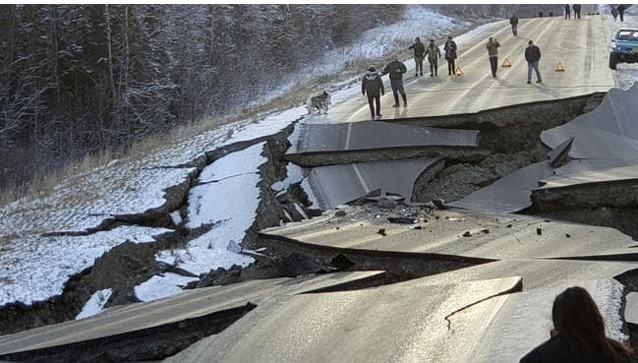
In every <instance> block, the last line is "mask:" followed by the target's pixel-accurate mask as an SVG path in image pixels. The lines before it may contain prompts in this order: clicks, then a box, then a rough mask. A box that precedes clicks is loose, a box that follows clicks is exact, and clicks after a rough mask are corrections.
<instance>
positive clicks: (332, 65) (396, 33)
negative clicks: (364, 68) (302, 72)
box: [314, 5, 470, 73]
mask: <svg viewBox="0 0 638 363" xmlns="http://www.w3.org/2000/svg"><path fill="white" fill-rule="evenodd" d="M469 26H470V23H467V22H459V21H457V20H456V19H454V18H450V17H447V16H445V15H442V14H439V13H435V12H432V11H430V10H428V9H426V8H424V7H423V6H422V5H407V6H406V11H405V18H404V20H402V21H399V22H396V23H394V24H391V25H387V26H381V27H376V28H373V29H370V30H368V31H366V32H364V33H363V34H362V35H361V37H360V38H359V39H358V40H357V41H355V42H353V43H352V44H350V45H347V46H344V47H339V48H337V49H335V50H333V51H331V52H329V53H328V54H327V55H326V56H324V57H323V58H322V60H321V61H320V62H319V64H321V65H320V66H317V67H316V68H315V71H314V72H319V73H329V72H333V71H335V70H337V69H338V68H339V67H342V66H343V64H344V63H346V62H348V61H352V60H353V59H362V58H371V59H374V58H379V57H382V56H388V55H390V54H392V53H395V52H396V53H401V52H402V51H404V50H407V46H406V44H408V43H412V42H413V41H414V38H416V37H420V38H421V41H422V42H425V41H427V40H428V39H430V38H434V39H437V41H439V40H440V39H441V38H442V37H444V36H446V35H448V34H450V33H452V32H453V31H455V30H457V29H462V28H467V27H469Z"/></svg>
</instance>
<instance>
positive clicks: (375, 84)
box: [361, 66, 385, 118]
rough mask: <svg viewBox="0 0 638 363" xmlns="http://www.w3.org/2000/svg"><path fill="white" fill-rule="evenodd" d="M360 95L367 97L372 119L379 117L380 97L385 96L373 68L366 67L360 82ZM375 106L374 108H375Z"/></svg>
mask: <svg viewBox="0 0 638 363" xmlns="http://www.w3.org/2000/svg"><path fill="white" fill-rule="evenodd" d="M361 93H363V95H364V96H365V95H368V105H369V106H370V114H371V116H372V118H375V116H376V117H381V96H383V95H384V94H385V89H384V88H383V80H381V76H380V75H379V73H378V72H377V69H376V68H374V66H370V67H368V71H367V72H366V73H365V74H364V75H363V82H361ZM375 106H376V107H375Z"/></svg>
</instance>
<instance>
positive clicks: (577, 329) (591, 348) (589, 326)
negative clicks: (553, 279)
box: [520, 286, 634, 363]
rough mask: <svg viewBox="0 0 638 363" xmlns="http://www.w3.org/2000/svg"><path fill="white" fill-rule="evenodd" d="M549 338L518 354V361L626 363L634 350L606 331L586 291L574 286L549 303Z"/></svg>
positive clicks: (602, 320)
mask: <svg viewBox="0 0 638 363" xmlns="http://www.w3.org/2000/svg"><path fill="white" fill-rule="evenodd" d="M551 317H552V323H553V325H554V326H553V329H551V331H550V332H549V336H550V338H549V339H548V340H547V341H545V342H544V343H542V344H541V345H539V346H537V347H536V348H534V349H533V350H532V351H531V352H529V353H527V354H526V355H525V356H524V357H523V358H521V360H520V363H552V362H562V363H567V362H578V363H599V362H600V363H602V362H605V363H629V362H633V358H634V357H633V352H632V349H631V347H630V346H629V345H626V344H622V343H620V342H618V341H616V340H614V339H611V338H609V337H607V335H606V334H605V320H604V319H603V316H602V315H601V314H600V310H599V309H598V306H597V305H596V302H595V301H594V299H593V298H592V297H591V295H590V294H589V292H587V290H585V289H584V288H582V287H580V286H573V287H569V288H567V289H565V290H564V291H563V292H561V293H560V294H558V296H556V298H555V299H554V304H553V305H552V313H551Z"/></svg>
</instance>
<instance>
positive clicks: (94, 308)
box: [75, 289, 113, 320]
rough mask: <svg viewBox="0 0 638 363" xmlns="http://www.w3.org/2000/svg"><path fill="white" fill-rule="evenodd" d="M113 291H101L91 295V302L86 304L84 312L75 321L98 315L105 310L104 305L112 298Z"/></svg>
mask: <svg viewBox="0 0 638 363" xmlns="http://www.w3.org/2000/svg"><path fill="white" fill-rule="evenodd" d="M112 293H113V290H112V289H104V290H99V291H97V292H96V293H95V294H93V295H91V298H90V299H89V301H87V302H86V304H84V307H83V308H82V311H80V313H79V314H78V315H77V316H76V317H75V320H80V319H85V318H88V317H91V316H93V315H97V314H99V313H101V312H102V310H104V305H106V302H107V301H109V298H111V294H112Z"/></svg>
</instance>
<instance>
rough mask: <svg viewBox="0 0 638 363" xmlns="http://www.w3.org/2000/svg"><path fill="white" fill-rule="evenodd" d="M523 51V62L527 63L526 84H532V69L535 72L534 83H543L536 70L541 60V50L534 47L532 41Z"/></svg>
mask: <svg viewBox="0 0 638 363" xmlns="http://www.w3.org/2000/svg"><path fill="white" fill-rule="evenodd" d="M527 44H528V45H527V48H526V49H525V60H526V61H527V83H532V69H534V70H535V71H536V83H541V82H543V79H542V78H541V73H540V71H539V70H538V62H539V61H540V60H541V50H540V48H539V47H537V46H535V45H534V42H533V41H531V40H530V41H529V43H527Z"/></svg>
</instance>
